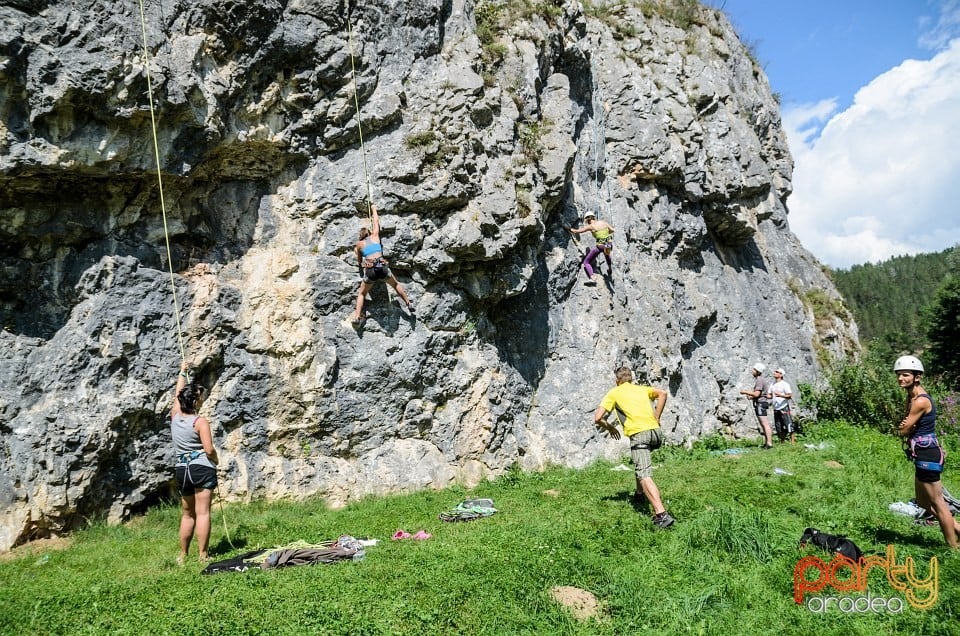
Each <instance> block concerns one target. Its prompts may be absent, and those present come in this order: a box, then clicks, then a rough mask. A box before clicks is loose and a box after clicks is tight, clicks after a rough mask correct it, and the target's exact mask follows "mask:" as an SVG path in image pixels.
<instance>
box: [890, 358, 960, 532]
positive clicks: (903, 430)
mask: <svg viewBox="0 0 960 636" xmlns="http://www.w3.org/2000/svg"><path fill="white" fill-rule="evenodd" d="M893 370H894V372H895V373H896V374H897V383H898V384H899V385H900V387H901V388H903V389H904V390H905V391H906V392H907V404H906V410H907V416H906V417H905V418H903V420H902V421H901V422H900V424H899V425H898V426H897V431H896V432H897V435H900V436H901V437H905V438H907V439H906V454H907V457H908V458H909V459H910V460H911V461H912V462H913V463H914V466H916V473H915V478H914V492H915V494H916V497H917V505H919V506H921V507H922V508H925V509H927V510H928V511H930V513H931V514H933V515H934V516H935V517H936V518H937V521H939V522H940V530H941V531H942V532H943V538H944V539H946V541H947V545H949V546H950V547H951V548H956V547H960V545H958V543H957V535H958V534H960V524H958V523H957V522H956V521H955V520H954V518H953V515H952V514H950V509H949V508H948V507H947V502H946V501H944V499H943V485H942V484H941V482H940V474H941V473H942V472H943V460H944V458H945V454H944V452H943V447H941V446H940V443H939V441H938V440H937V432H936V431H937V428H936V421H937V408H936V406H934V404H933V400H932V399H931V398H930V396H929V395H928V394H927V391H926V390H925V389H924V388H923V386H921V385H920V376H921V375H923V364H922V363H921V362H920V360H918V359H917V358H915V357H914V356H900V357H899V358H897V361H896V362H895V363H894V365H893Z"/></svg>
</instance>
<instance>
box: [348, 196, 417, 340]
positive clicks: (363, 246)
mask: <svg viewBox="0 0 960 636" xmlns="http://www.w3.org/2000/svg"><path fill="white" fill-rule="evenodd" d="M370 210H371V214H372V216H373V223H372V227H371V228H367V227H362V228H360V240H359V241H357V244H356V246H354V248H353V251H354V253H355V254H356V255H357V263H358V264H359V265H360V290H359V291H358V292H357V309H356V312H354V314H353V317H352V318H351V320H352V322H353V323H354V324H357V323H360V322H362V320H363V301H364V299H365V298H366V296H367V293H368V292H369V291H370V288H371V287H373V283H374V281H376V280H381V279H382V280H386V281H387V284H388V285H390V286H391V287H393V288H394V289H395V290H397V295H399V296H400V298H402V299H403V302H405V303H406V304H407V311H409V312H410V315H413V313H414V312H413V304H412V303H411V302H410V298H409V297H408V296H407V291H406V290H405V289H404V288H403V285H401V284H400V282H399V281H398V280H397V277H396V276H394V275H393V272H391V271H390V263H389V262H388V261H387V259H386V258H384V256H383V244H382V243H381V242H380V215H379V214H377V208H376V206H373V205H371V206H370Z"/></svg>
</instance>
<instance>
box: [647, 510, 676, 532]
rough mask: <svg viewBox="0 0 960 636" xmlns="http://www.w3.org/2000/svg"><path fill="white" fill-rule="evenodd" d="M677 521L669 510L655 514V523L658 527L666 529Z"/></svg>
mask: <svg viewBox="0 0 960 636" xmlns="http://www.w3.org/2000/svg"><path fill="white" fill-rule="evenodd" d="M675 521H676V519H674V518H673V517H671V516H670V513H669V512H661V513H660V514H658V515H653V525H655V526H657V527H658V528H663V529H664V530H666V529H667V528H669V527H670V526H672V525H673V523H674V522H675Z"/></svg>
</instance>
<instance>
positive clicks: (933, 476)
mask: <svg viewBox="0 0 960 636" xmlns="http://www.w3.org/2000/svg"><path fill="white" fill-rule="evenodd" d="M916 462H929V463H931V464H939V465H940V470H930V469H929V468H920V467H919V466H916V477H917V481H919V482H923V483H925V484H935V483H937V482H938V481H940V475H941V473H943V450H942V449H941V448H940V447H939V446H927V447H926V448H924V447H920V446H918V447H917V448H916V458H915V459H914V464H916Z"/></svg>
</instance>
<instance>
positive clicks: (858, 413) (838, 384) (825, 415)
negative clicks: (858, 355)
mask: <svg viewBox="0 0 960 636" xmlns="http://www.w3.org/2000/svg"><path fill="white" fill-rule="evenodd" d="M826 375H827V386H826V388H824V389H821V390H812V391H810V394H809V396H808V398H807V399H808V400H809V403H810V404H811V405H812V406H813V407H815V408H816V412H817V419H820V420H833V421H844V422H849V423H850V424H856V425H858V426H867V427H870V428H875V429H877V430H880V431H889V430H890V428H891V426H893V425H894V424H897V423H899V422H900V420H901V419H903V415H904V408H905V406H904V405H905V395H904V392H903V390H902V389H901V388H900V387H899V386H898V385H897V380H896V376H895V375H894V373H893V371H892V370H891V361H890V360H887V359H886V357H884V356H881V355H877V354H875V353H872V352H870V351H867V352H866V353H865V354H864V356H863V359H862V360H861V361H860V362H851V361H837V362H834V363H833V364H832V365H831V366H830V367H828V368H827V371H826Z"/></svg>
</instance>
